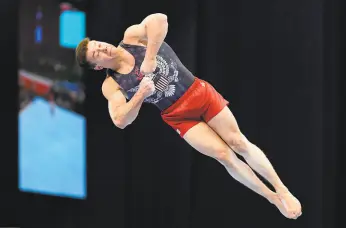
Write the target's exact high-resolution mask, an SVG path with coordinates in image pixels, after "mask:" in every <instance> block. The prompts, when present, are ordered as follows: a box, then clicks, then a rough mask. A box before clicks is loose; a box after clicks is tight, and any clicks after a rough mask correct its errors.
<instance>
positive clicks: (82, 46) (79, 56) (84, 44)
mask: <svg viewBox="0 0 346 228" xmlns="http://www.w3.org/2000/svg"><path fill="white" fill-rule="evenodd" d="M89 42H90V39H89V38H88V37H87V38H84V39H83V40H82V41H81V42H79V44H78V46H77V48H76V60H77V62H78V64H79V66H81V67H83V68H88V69H93V68H95V66H96V65H95V64H93V63H90V62H89V61H88V60H87V57H86V55H87V51H88V44H89Z"/></svg>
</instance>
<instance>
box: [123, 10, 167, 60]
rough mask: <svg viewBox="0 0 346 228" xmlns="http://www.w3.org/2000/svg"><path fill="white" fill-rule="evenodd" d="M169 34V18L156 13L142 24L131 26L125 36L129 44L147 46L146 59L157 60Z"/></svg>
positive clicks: (125, 40)
mask: <svg viewBox="0 0 346 228" xmlns="http://www.w3.org/2000/svg"><path fill="white" fill-rule="evenodd" d="M167 32H168V21H167V16H166V15H165V14H162V13H154V14H150V15H149V16H147V17H146V18H145V19H144V20H143V21H142V22H141V23H140V24H137V25H132V26H130V27H129V28H128V29H127V30H126V31H125V34H124V42H125V43H128V44H139V43H142V44H146V46H147V51H146V54H145V58H146V59H155V58H156V55H157V52H158V51H159V49H160V47H161V45H162V43H163V41H164V40H165V38H166V35H167Z"/></svg>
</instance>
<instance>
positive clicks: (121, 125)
mask: <svg viewBox="0 0 346 228" xmlns="http://www.w3.org/2000/svg"><path fill="white" fill-rule="evenodd" d="M113 123H114V125H115V126H116V127H117V128H120V129H125V128H126V127H127V126H128V125H129V124H128V123H126V122H125V121H123V120H121V119H113Z"/></svg>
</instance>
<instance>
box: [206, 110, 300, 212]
mask: <svg viewBox="0 0 346 228" xmlns="http://www.w3.org/2000/svg"><path fill="white" fill-rule="evenodd" d="M208 125H209V126H210V127H211V128H212V129H213V130H214V131H215V132H216V133H217V134H218V135H219V136H220V137H221V138H222V139H223V141H224V142H226V143H227V144H228V146H229V147H230V148H231V149H232V150H233V151H235V152H236V153H238V154H239V155H241V156H242V157H243V158H244V159H245V160H246V162H247V163H248V164H249V166H250V167H251V168H252V169H253V170H255V171H256V172H257V173H258V174H260V175H261V176H262V177H264V178H265V179H266V180H267V181H268V182H269V183H270V184H271V185H272V186H273V187H274V188H275V190H276V193H277V195H278V197H279V198H280V200H281V201H282V202H283V203H284V205H285V207H286V208H287V212H288V213H290V214H293V216H294V217H299V216H300V215H301V204H300V202H299V201H298V200H297V199H296V198H295V197H294V196H293V195H292V194H291V193H290V192H289V190H288V188H287V187H286V186H285V185H284V184H283V183H282V181H281V180H280V178H279V176H278V175H277V173H276V172H275V170H274V168H273V166H272V165H271V163H270V162H269V160H268V159H267V157H266V156H265V154H264V153H263V152H262V151H261V150H260V149H259V148H258V147H257V146H256V145H254V144H253V143H251V142H250V141H249V140H247V138H246V137H245V136H244V135H243V134H242V133H241V131H240V130H239V127H238V124H237V121H236V119H235V117H234V116H233V114H232V112H231V111H230V110H229V108H228V107H225V108H224V109H223V110H222V111H221V112H220V113H219V114H218V115H216V116H215V117H214V118H213V119H211V120H210V121H209V122H208Z"/></svg>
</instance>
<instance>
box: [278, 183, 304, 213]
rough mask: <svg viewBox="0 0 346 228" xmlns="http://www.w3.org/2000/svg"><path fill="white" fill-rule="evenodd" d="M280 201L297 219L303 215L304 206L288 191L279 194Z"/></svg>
mask: <svg viewBox="0 0 346 228" xmlns="http://www.w3.org/2000/svg"><path fill="white" fill-rule="evenodd" d="M277 195H278V197H279V198H280V201H281V202H282V203H283V204H284V206H285V208H286V210H287V211H288V212H289V213H290V214H292V215H293V216H294V217H295V218H298V217H299V216H301V214H302V206H301V204H300V202H299V200H298V199H297V198H296V197H294V196H293V195H292V193H290V192H289V191H288V190H283V191H278V192H277Z"/></svg>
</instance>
